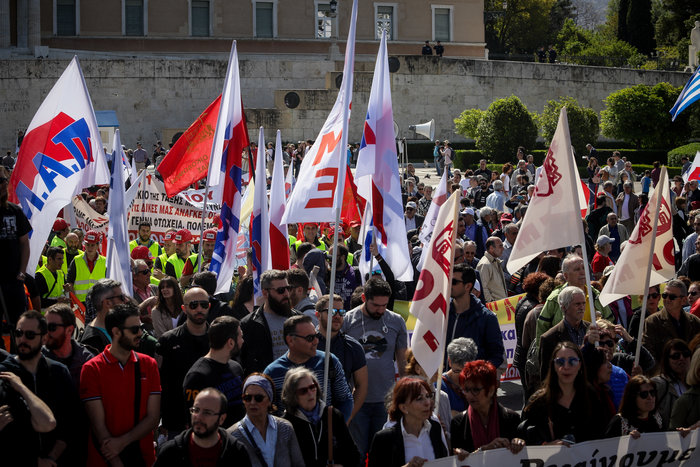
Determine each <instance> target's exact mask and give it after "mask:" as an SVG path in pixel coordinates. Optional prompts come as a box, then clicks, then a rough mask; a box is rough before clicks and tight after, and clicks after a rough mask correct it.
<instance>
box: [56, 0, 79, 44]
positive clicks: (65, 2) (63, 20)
mask: <svg viewBox="0 0 700 467" xmlns="http://www.w3.org/2000/svg"><path fill="white" fill-rule="evenodd" d="M75 2H76V0H56V35H58V36H75V35H76V22H75V18H76V14H75V13H76V8H75Z"/></svg>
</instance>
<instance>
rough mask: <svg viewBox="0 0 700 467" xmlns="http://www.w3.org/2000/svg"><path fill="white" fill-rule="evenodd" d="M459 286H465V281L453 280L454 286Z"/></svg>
mask: <svg viewBox="0 0 700 467" xmlns="http://www.w3.org/2000/svg"><path fill="white" fill-rule="evenodd" d="M457 284H464V281H461V280H459V279H454V278H453V279H452V285H457Z"/></svg>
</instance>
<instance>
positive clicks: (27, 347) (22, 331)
mask: <svg viewBox="0 0 700 467" xmlns="http://www.w3.org/2000/svg"><path fill="white" fill-rule="evenodd" d="M14 333H15V341H16V343H17V355H15V356H11V357H8V358H7V359H6V360H5V361H4V362H2V363H0V373H2V372H10V373H14V374H15V375H17V376H19V378H20V379H21V380H22V384H24V385H25V386H26V387H27V388H29V390H30V391H32V392H33V393H34V394H36V395H37V396H38V397H39V398H40V399H41V400H42V401H44V402H45V403H46V405H48V406H49V408H50V409H51V411H52V412H53V413H54V416H55V417H56V428H55V429H54V430H52V431H50V432H48V433H43V434H42V435H41V444H40V447H41V448H40V449H39V451H38V453H37V454H38V456H39V465H51V466H56V465H73V462H72V461H73V459H74V458H73V457H72V454H73V453H71V452H68V451H67V450H66V448H67V447H68V446H71V445H72V444H73V442H74V436H75V433H76V427H75V426H74V425H73V423H74V421H75V418H74V414H75V413H77V412H78V410H79V408H80V402H79V400H78V393H77V391H76V390H75V388H74V387H73V383H72V382H71V378H70V374H69V373H68V369H67V368H66V367H65V366H64V365H62V364H60V363H58V362H55V361H53V360H51V359H49V358H46V357H44V356H43V355H42V353H41V346H42V345H43V344H44V343H45V342H46V333H47V325H46V319H45V318H44V317H43V316H42V315H41V313H39V312H38V311H36V310H29V311H26V312H24V313H22V315H21V316H20V318H19V320H18V321H17V325H16V327H15V331H14ZM3 454H5V453H3ZM57 463H58V464H57ZM8 465H9V464H8Z"/></svg>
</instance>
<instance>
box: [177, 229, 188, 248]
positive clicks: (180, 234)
mask: <svg viewBox="0 0 700 467" xmlns="http://www.w3.org/2000/svg"><path fill="white" fill-rule="evenodd" d="M191 240H192V233H191V232H190V231H189V230H187V229H180V230H178V231H177V232H175V235H174V236H173V242H175V244H176V245H182V244H183V243H187V242H189V241H191Z"/></svg>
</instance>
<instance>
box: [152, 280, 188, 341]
mask: <svg viewBox="0 0 700 467" xmlns="http://www.w3.org/2000/svg"><path fill="white" fill-rule="evenodd" d="M150 301H152V302H153V309H152V310H151V318H152V320H153V334H154V335H155V337H156V338H158V339H160V336H162V335H163V334H165V333H166V332H167V331H170V330H171V329H175V328H176V327H177V320H178V318H179V317H180V314H181V313H182V304H183V303H184V302H183V299H182V291H181V290H180V285H179V284H178V283H177V280H176V279H175V278H174V277H170V276H165V277H164V278H162V279H161V280H160V283H159V284H158V295H157V296H156V297H151V298H149V299H146V301H144V302H143V303H144V304H145V303H146V302H150ZM142 306H143V304H142ZM146 306H151V304H150V303H149V304H148V305H146Z"/></svg>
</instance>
